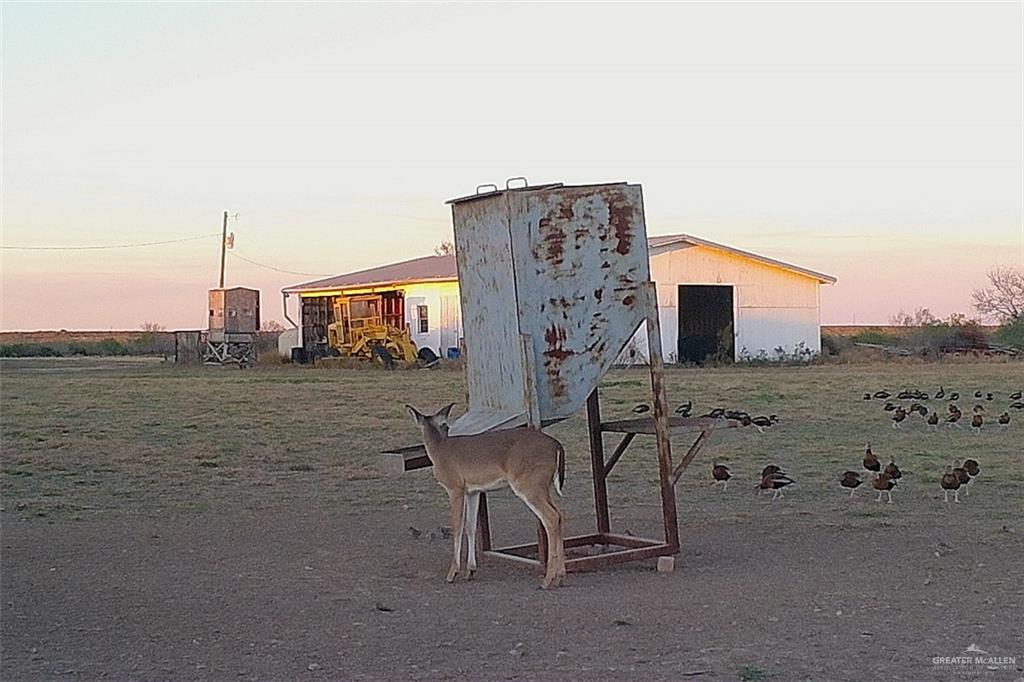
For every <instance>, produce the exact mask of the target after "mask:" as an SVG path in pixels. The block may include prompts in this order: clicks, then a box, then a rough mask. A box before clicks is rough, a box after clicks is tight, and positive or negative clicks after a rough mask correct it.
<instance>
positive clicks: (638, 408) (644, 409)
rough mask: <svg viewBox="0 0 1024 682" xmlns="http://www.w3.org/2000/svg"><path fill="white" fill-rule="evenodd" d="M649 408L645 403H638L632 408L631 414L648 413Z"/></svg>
mask: <svg viewBox="0 0 1024 682" xmlns="http://www.w3.org/2000/svg"><path fill="white" fill-rule="evenodd" d="M650 410H651V406H650V405H647V404H646V403H640V404H639V405H637V406H636V407H634V408H633V414H643V413H644V412H650Z"/></svg>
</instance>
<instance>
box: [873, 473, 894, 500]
mask: <svg viewBox="0 0 1024 682" xmlns="http://www.w3.org/2000/svg"><path fill="white" fill-rule="evenodd" d="M871 487H872V488H874V489H875V490H877V491H878V500H877V501H878V502H881V501H882V495H883V494H885V495H888V496H889V502H888V504H892V489H893V488H895V487H896V481H894V480H893V479H892V478H891V477H890V476H889V474H887V473H885V472H884V471H883V472H882V473H880V474H875V477H874V478H873V479H871Z"/></svg>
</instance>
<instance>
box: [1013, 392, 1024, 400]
mask: <svg viewBox="0 0 1024 682" xmlns="http://www.w3.org/2000/svg"><path fill="white" fill-rule="evenodd" d="M1021 396H1024V393H1022V392H1021V391H1017V392H1015V393H1011V394H1010V400H1020V399H1021Z"/></svg>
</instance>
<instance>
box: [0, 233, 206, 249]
mask: <svg viewBox="0 0 1024 682" xmlns="http://www.w3.org/2000/svg"><path fill="white" fill-rule="evenodd" d="M219 236H220V233H219V232H214V233H213V234H201V235H198V236H195V237H183V238H181V239H167V240H164V241H160V242H139V243H137V244H109V245H106V246H8V245H6V244H2V245H0V249H8V250H11V251H99V250H103V249H134V248H136V247H140V246H161V245H163V244H179V243H181V242H194V241H196V240H197V239H209V238H210V237H219Z"/></svg>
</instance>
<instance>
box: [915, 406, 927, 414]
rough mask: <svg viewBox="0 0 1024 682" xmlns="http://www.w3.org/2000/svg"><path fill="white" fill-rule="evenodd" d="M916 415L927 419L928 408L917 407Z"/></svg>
mask: <svg viewBox="0 0 1024 682" xmlns="http://www.w3.org/2000/svg"><path fill="white" fill-rule="evenodd" d="M917 413H918V414H919V415H921V416H922V417H927V416H928V408H927V407H925V406H924V405H920V406H919V407H918V408H917Z"/></svg>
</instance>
